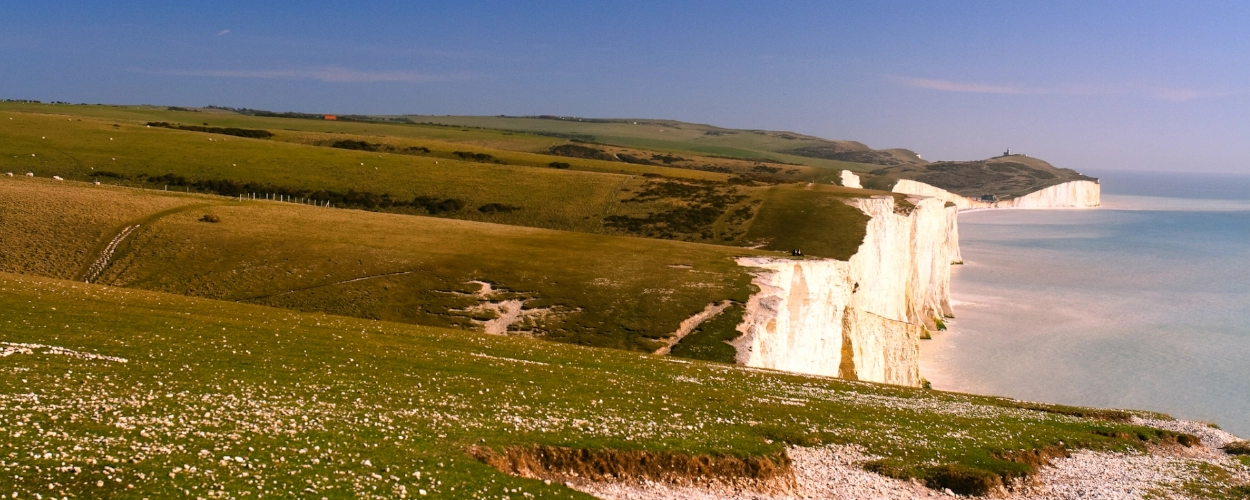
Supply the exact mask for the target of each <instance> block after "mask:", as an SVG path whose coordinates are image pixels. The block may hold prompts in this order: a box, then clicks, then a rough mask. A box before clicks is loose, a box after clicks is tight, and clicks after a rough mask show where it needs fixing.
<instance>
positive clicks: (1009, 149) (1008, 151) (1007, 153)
mask: <svg viewBox="0 0 1250 500" xmlns="http://www.w3.org/2000/svg"><path fill="white" fill-rule="evenodd" d="M326 119H327V120H329V118H326ZM1003 156H1011V148H1007V152H1006V153H1003Z"/></svg>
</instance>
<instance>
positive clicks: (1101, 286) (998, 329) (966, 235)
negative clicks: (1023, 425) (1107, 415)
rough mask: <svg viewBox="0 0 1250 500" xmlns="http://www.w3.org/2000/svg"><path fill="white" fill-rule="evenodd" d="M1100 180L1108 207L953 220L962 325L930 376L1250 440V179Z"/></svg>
mask: <svg viewBox="0 0 1250 500" xmlns="http://www.w3.org/2000/svg"><path fill="white" fill-rule="evenodd" d="M1102 177H1103V192H1104V197H1103V202H1104V208H1100V209H1096V210H1000V211H983V212H971V213H964V214H961V215H960V236H961V246H962V250H963V256H964V260H965V262H966V264H965V265H963V266H956V267H955V269H954V273H953V281H952V288H953V294H952V296H953V298H954V300H955V301H956V303H955V314H956V319H955V321H954V322H953V323H952V324H951V328H950V331H948V332H944V333H943V334H939V335H938V336H937V337H936V338H935V339H934V340H931V341H925V342H924V343H923V344H922V353H923V354H922V357H923V362H922V368H921V370H922V375H924V376H925V377H926V378H928V379H930V380H931V381H932V382H933V384H934V387H935V388H938V389H944V390H955V391H962V392H976V393H986V394H997V395H1004V396H1010V397H1015V398H1021V399H1029V400H1035V401H1049V402H1057V403H1067V404H1078V405H1090V406H1101V407H1118V408H1139V409H1149V410H1156V411H1161V412H1165V413H1168V414H1171V415H1173V416H1176V417H1178V418H1188V419H1198V420H1209V421H1214V422H1216V423H1218V424H1219V425H1220V426H1221V427H1223V428H1224V429H1226V430H1229V431H1231V432H1233V433H1236V434H1238V435H1241V436H1243V437H1250V177H1231V176H1230V177H1224V176H1200V177H1193V176H1189V177H1178V176H1170V175H1158V174H1152V175H1143V174H1121V173H1109V174H1107V175H1103V176H1102ZM1160 195H1168V196H1167V197H1163V196H1160Z"/></svg>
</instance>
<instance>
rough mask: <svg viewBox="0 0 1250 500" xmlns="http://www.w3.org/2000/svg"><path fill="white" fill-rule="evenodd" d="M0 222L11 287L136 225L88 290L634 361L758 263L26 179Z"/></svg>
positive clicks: (638, 241)
mask: <svg viewBox="0 0 1250 500" xmlns="http://www.w3.org/2000/svg"><path fill="white" fill-rule="evenodd" d="M147 199H153V200H156V201H153V202H150V203H148V204H147V205H143V204H141V203H140V201H142V200H147ZM169 206H173V207H178V208H176V209H173V210H171V209H168V208H166V207H169ZM143 208H146V210H143ZM846 208H847V209H850V207H846ZM852 210H853V209H852ZM0 213H2V214H3V215H0V223H3V224H4V225H5V227H6V231H5V236H4V237H3V239H0V250H2V252H3V253H0V265H2V266H4V269H5V270H6V271H9V272H22V273H34V274H44V275H54V276H60V277H73V278H79V279H82V278H85V277H86V276H85V275H84V274H83V273H84V272H85V270H86V268H87V267H88V266H89V265H90V264H91V263H92V262H94V261H96V260H97V259H98V258H99V255H100V252H101V250H102V248H103V247H104V246H105V245H106V244H107V243H108V242H110V241H111V240H112V239H113V238H114V237H115V236H116V235H118V234H121V233H122V231H123V230H124V228H126V227H130V226H133V225H138V226H139V227H138V228H137V229H134V230H133V231H132V232H129V233H127V235H126V237H125V238H124V239H122V240H121V242H120V244H119V245H117V246H116V247H115V250H114V253H113V254H112V256H111V259H110V261H109V265H108V266H107V267H106V268H105V270H104V272H103V273H102V274H100V275H99V276H98V278H97V279H96V280H95V282H97V283H103V284H114V285H121V286H129V287H137V288H145V289H150V290H159V291H166V292H173V293H178V294H187V295H195V296H201V297H210V298H217V299H224V300H232V301H243V302H250V303H255V304H265V305H272V306H279V307H285V308H290V309H296V310H305V311H323V312H330V313H335V314H342V315H350V316H356V317H363V318H373V319H385V320H390V321H401V322H408V323H417V324H425V325H436V326H453V327H460V328H474V329H481V328H482V327H483V326H482V325H483V324H484V323H485V322H487V321H490V320H492V319H497V318H499V317H500V316H501V315H506V313H504V312H502V311H498V310H492V308H493V307H495V306H496V305H504V304H507V303H509V301H516V302H514V304H515V305H514V306H509V307H510V308H511V311H510V312H512V313H516V312H517V311H518V310H520V311H521V313H520V314H521V316H520V318H518V320H517V321H515V322H514V323H513V324H512V325H511V326H510V327H508V328H507V331H509V332H511V333H513V334H528V335H534V336H540V337H543V338H547V339H552V340H559V341H563V342H572V343H578V344H585V345H598V346H608V347H617V348H626V349H637V350H645V351H652V350H655V349H657V348H658V347H659V346H660V344H659V343H658V340H657V339H660V338H663V337H666V336H668V335H670V334H671V333H672V332H673V331H675V330H676V329H677V327H678V325H679V324H680V323H681V321H682V320H684V319H685V318H687V317H689V316H691V315H693V314H694V313H696V312H698V311H701V310H702V309H703V308H704V306H705V305H706V304H708V303H711V302H718V301H721V300H725V299H731V300H736V301H739V302H745V301H746V299H747V296H748V295H749V293H751V291H752V287H751V285H750V280H751V276H750V275H749V273H748V270H746V269H744V268H741V267H740V266H738V265H736V264H735V263H734V261H733V259H734V257H736V256H739V255H760V254H765V252H762V251H757V250H748V249H742V248H734V247H726V246H720V245H704V244H695V243H685V242H676V241H666V240H657V239H646V238H625V237H614V236H603V235H592V234H585V233H577V232H568V231H552V230H543V229H535V228H526V227H517V226H505V225H498V224H483V223H477V222H469V221H459V220H450V219H441V218H433V217H413V216H406V215H399V214H385V213H373V212H365V211H357V210H339V209H332V208H321V207H312V206H304V205H299V204H293V203H277V202H262V201H245V202H238V201H232V200H229V199H223V198H220V197H210V196H202V195H201V196H197V195H184V194H179V193H166V192H164V191H157V192H151V191H147V192H144V191H139V190H134V189H126V188H118V187H109V186H90V185H82V184H78V183H67V182H55V181H49V180H43V179H25V178H14V179H9V180H4V179H0ZM206 216H213V217H215V219H214V220H217V222H211V223H210V222H205V221H204V220H203V219H204V218H205V217H206ZM861 239H862V235H861ZM88 249H91V250H88ZM478 282H484V283H489V284H490V286H491V288H492V292H491V293H489V294H479V293H478V292H479V291H480V290H482V285H481V284H479V283H478ZM501 333H502V332H501Z"/></svg>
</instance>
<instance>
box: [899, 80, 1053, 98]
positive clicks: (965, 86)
mask: <svg viewBox="0 0 1250 500" xmlns="http://www.w3.org/2000/svg"><path fill="white" fill-rule="evenodd" d="M896 80H898V81H900V82H902V83H903V84H904V85H906V86H908V87H912V88H917V89H929V90H942V91H946V92H971V93H976V94H1016V95H1032V94H1053V93H1054V92H1051V91H1048V90H1047V89H1042V88H1036V87H1026V86H1024V85H1014V84H1005V85H1004V84H991V83H971V82H952V81H950V80H937V79H933V78H910V77H898V78H896Z"/></svg>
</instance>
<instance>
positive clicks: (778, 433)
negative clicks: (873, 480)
mask: <svg viewBox="0 0 1250 500" xmlns="http://www.w3.org/2000/svg"><path fill="white" fill-rule="evenodd" d="M0 328H3V329H4V332H5V335H4V340H3V342H4V343H3V344H0V350H3V357H2V358H0V359H3V360H4V361H3V363H0V436H5V439H0V461H2V463H0V467H3V468H4V470H3V476H0V487H3V488H4V492H5V493H6V495H7V493H8V492H10V491H12V492H15V493H18V494H19V497H21V498H28V497H30V496H32V495H33V494H34V493H40V494H42V495H56V496H66V495H73V496H76V497H79V498H100V497H110V498H167V497H172V496H190V497H196V496H200V497H204V498H214V497H230V498H240V497H244V496H248V495H250V496H254V497H256V498H263V497H274V496H283V497H289V496H301V497H303V496H314V497H319V496H325V497H329V498H351V497H369V498H382V497H387V498H390V497H397V496H403V495H401V493H403V494H405V495H406V496H411V497H416V496H420V491H421V490H425V491H426V493H428V494H429V495H431V496H438V497H446V498H485V497H489V498H501V497H503V496H509V495H510V496H511V497H512V498H518V497H522V496H523V494H524V493H529V494H532V495H535V496H541V497H553V498H554V497H564V498H568V497H582V496H581V495H579V494H576V493H575V492H571V491H570V490H568V489H566V488H564V487H562V486H560V485H559V483H556V484H552V485H547V484H544V483H542V482H540V481H535V480H526V479H520V478H516V477H513V476H510V475H507V474H503V473H500V472H497V471H495V470H494V469H491V468H489V467H487V466H485V465H482V464H481V463H479V462H478V461H476V460H474V459H473V458H472V457H471V456H470V455H469V453H468V452H469V450H470V449H471V447H473V446H485V447H491V448H493V449H503V448H504V447H509V446H521V447H526V446H530V445H535V444H540V445H549V446H560V447H569V448H575V449H591V450H607V449H611V450H647V451H653V452H663V453H678V454H687V455H696V456H697V455H733V456H739V457H751V456H760V457H767V456H773V454H775V453H778V452H780V451H781V450H782V448H783V447H784V446H785V445H786V444H787V443H801V444H806V445H814V444H818V443H857V444H860V445H862V446H864V447H865V448H866V449H867V450H869V451H870V452H872V453H875V454H879V455H881V456H884V457H887V458H888V460H887V461H886V462H883V463H888V464H890V465H891V466H892V467H897V468H900V469H899V470H906V471H909V473H911V474H914V475H918V476H921V477H929V476H926V474H929V475H930V476H933V477H937V476H935V474H937V472H934V471H940V470H945V469H940V468H939V466H941V465H959V466H961V467H967V468H968V470H972V471H982V472H983V473H986V474H996V475H1002V476H1007V477H1011V476H1014V475H1019V474H1022V473H1025V472H1027V471H1028V470H1030V467H1029V466H1027V465H1024V464H1021V463H1018V462H1013V461H1011V460H1009V459H1005V458H1009V457H1010V456H1012V455H1011V453H1010V452H1012V451H1014V450H1021V449H1025V450H1028V449H1035V448H1042V447H1053V446H1058V445H1059V443H1063V446H1066V447H1067V448H1069V449H1076V448H1092V449H1108V450H1132V449H1141V448H1142V447H1143V446H1144V443H1146V442H1150V441H1159V440H1165V441H1166V440H1168V439H1173V438H1174V437H1173V436H1172V435H1169V434H1168V433H1166V432H1163V431H1157V430H1153V429H1146V428H1139V427H1134V426H1129V425H1124V424H1119V423H1115V422H1110V421H1094V420H1087V419H1083V418H1077V417H1071V416H1065V415H1063V414H1062V413H1060V412H1064V411H1066V410H1065V409H1063V408H1051V407H1045V406H1041V407H1039V408H1041V409H1043V410H1047V411H1036V410H1027V409H1021V408H1018V407H1017V406H1019V405H1017V404H1016V403H1014V402H1012V401H1010V400H1003V399H995V398H984V397H975V396H965V395H959V394H949V393H941V392H933V391H924V390H918V389H905V388H898V387H890V386H881V385H874V384H865V383H854V382H844V381H838V380H832V379H825V378H812V377H802V376H794V375H786V374H781V373H770V372H764V371H760V370H749V369H742V368H738V367H734V366H729V365H721V364H715V363H711V364H709V363H703V362H679V361H673V360H668V359H662V358H654V357H651V356H648V355H640V354H636V353H629V352H626V351H620V350H603V349H593V348H584V347H578V346H568V345H560V344H552V343H547V342H541V341H536V340H532V339H525V338H513V337H500V336H487V335H482V334H477V333H473V332H465V331H459V330H446V329H438V328H428V327H418V326H410V325H404V324H398V323H389V322H379V321H369V320H362V319H353V318H346V317H341V316H329V315H324V314H309V313H299V312H292V311H285V310H281V309H274V308H267V307H260V306H253V305H247V304H236V303H231V302H223V301H213V300H206V299H199V298H191V297H184V296H179V295H171V294H163V293H157V292H149V291H143V290H131V289H123V288H115V287H104V286H98V285H87V284H83V283H77V282H70V281H60V280H53V279H49V278H36V277H29V276H18V275H12V274H0Z"/></svg>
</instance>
